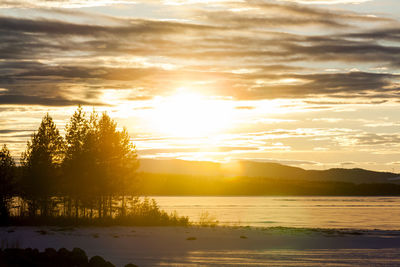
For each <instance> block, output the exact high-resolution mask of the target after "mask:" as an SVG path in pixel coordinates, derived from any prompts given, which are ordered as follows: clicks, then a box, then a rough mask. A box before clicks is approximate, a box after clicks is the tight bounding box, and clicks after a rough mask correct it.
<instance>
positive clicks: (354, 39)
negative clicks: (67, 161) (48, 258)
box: [0, 0, 400, 172]
mask: <svg viewBox="0 0 400 267" xmlns="http://www.w3.org/2000/svg"><path fill="white" fill-rule="evenodd" d="M0 40H1V42H0V68H1V72H0V143H1V144H7V145H8V147H9V148H10V150H11V151H12V154H13V156H14V157H15V158H16V159H18V158H19V157H20V154H21V152H22V151H23V150H24V149H25V146H26V142H27V140H29V138H30V136H31V134H32V132H33V131H34V130H35V129H37V128H38V126H39V124H40V121H41V118H42V117H43V116H44V115H45V113H46V112H49V113H50V115H52V116H53V118H54V120H55V121H56V123H57V126H58V127H59V128H60V130H61V132H62V133H63V132H64V128H65V124H66V122H67V120H68V118H69V117H70V116H71V115H72V114H73V112H74V110H75V109H76V107H77V105H79V104H81V105H83V106H84V108H85V110H87V111H91V110H93V108H94V109H96V110H97V111H99V112H102V111H107V112H108V114H109V115H110V116H111V117H113V118H114V119H115V120H116V121H117V122H118V125H119V126H120V127H123V126H125V127H126V128H127V130H128V131H129V133H130V135H131V138H132V141H133V142H134V143H135V145H136V147H137V150H138V154H139V155H140V157H142V158H156V159H171V158H177V159H185V160H207V161H219V162H229V161H235V160H255V161H266V162H278V163H282V164H287V165H292V166H298V167H302V168H305V169H328V168H337V167H340V168H365V169H369V170H385V171H394V172H400V109H399V108H400V90H399V87H400V1H397V0H277V1H272V0H271V1H268V0H264V1H262V0H249V1H245V0H231V1H229V0H207V1H200V0H148V1H142V0H114V1H113V0H51V1H49V0H36V1H35V0H12V1H11V0H10V1H9V0H0Z"/></svg>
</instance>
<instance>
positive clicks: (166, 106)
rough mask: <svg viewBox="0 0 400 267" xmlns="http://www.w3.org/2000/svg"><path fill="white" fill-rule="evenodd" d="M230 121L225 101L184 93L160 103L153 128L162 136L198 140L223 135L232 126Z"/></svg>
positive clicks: (229, 113)
mask: <svg viewBox="0 0 400 267" xmlns="http://www.w3.org/2000/svg"><path fill="white" fill-rule="evenodd" d="M230 117H231V112H230V110H229V107H228V106H227V105H226V104H224V101H221V100H215V99H209V98H207V97H206V96H204V95H201V94H199V93H196V92H190V91H187V90H182V89H180V90H179V91H178V93H176V94H175V95H172V96H169V97H163V98H160V99H158V100H157V102H156V103H155V108H154V110H153V112H152V116H151V124H152V125H153V128H155V130H156V131H158V132H162V133H165V134H170V135H174V136H179V137H196V136H204V135H208V134H213V133H218V132H220V131H222V130H223V129H225V128H227V127H228V126H229V124H230V119H231V118H230Z"/></svg>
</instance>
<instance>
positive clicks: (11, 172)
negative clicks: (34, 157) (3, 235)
mask: <svg viewBox="0 0 400 267" xmlns="http://www.w3.org/2000/svg"><path fill="white" fill-rule="evenodd" d="M14 190H15V162H14V160H13V158H12V157H11V155H10V151H9V150H8V148H7V146H6V145H4V146H3V148H2V149H1V150H0V221H1V222H3V223H5V222H6V221H7V219H8V217H9V208H10V203H11V199H12V197H13V193H14Z"/></svg>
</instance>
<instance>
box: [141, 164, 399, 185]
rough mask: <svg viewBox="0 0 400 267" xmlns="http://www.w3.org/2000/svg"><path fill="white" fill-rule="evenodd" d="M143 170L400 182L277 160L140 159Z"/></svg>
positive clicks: (376, 174) (387, 174)
mask: <svg viewBox="0 0 400 267" xmlns="http://www.w3.org/2000/svg"><path fill="white" fill-rule="evenodd" d="M139 171H140V172H144V173H157V174H176V175H192V176H212V177H234V176H237V177H238V176H240V177H258V178H272V179H282V180H308V181H319V182H323V181H338V182H349V183H355V184H362V183H397V184H400V180H398V179H396V178H398V177H399V176H400V175H399V174H395V173H390V172H375V171H369V170H364V169H339V168H335V169H329V170H304V169H302V168H298V167H291V166H286V165H282V164H278V163H270V162H255V161H238V162H234V163H216V162H206V161H185V160H176V159H172V160H155V159H141V160H140V169H139Z"/></svg>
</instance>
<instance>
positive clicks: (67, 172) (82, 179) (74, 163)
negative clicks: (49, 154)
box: [62, 106, 90, 217]
mask: <svg viewBox="0 0 400 267" xmlns="http://www.w3.org/2000/svg"><path fill="white" fill-rule="evenodd" d="M89 130H90V128H89V121H88V120H87V118H86V113H85V112H84V111H83V110H82V107H81V106H78V109H77V110H76V111H75V113H74V114H73V115H72V117H71V118H70V121H69V123H68V124H67V126H66V134H65V155H64V161H63V171H64V173H63V182H62V185H63V188H64V192H63V193H64V194H69V195H70V196H72V197H73V198H74V200H75V216H76V217H78V215H79V202H82V199H83V198H84V196H85V195H86V196H87V195H88V192H87V191H89V190H88V189H89V187H90V184H89V183H88V171H87V168H88V166H89V163H88V157H87V153H86V151H85V146H86V142H87V138H88V133H89ZM78 185H80V186H78ZM64 202H65V201H64ZM71 206H72V198H71V197H70V198H69V199H68V208H67V214H68V215H71Z"/></svg>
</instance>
